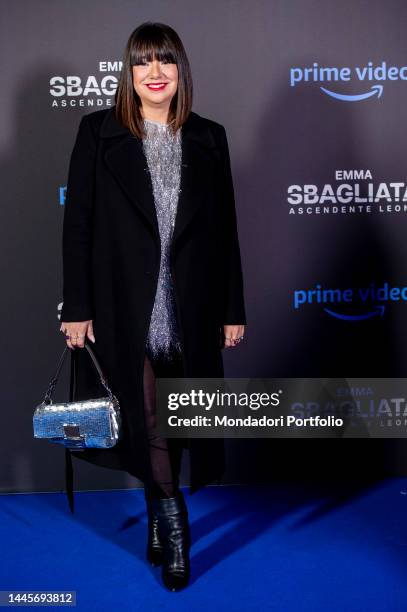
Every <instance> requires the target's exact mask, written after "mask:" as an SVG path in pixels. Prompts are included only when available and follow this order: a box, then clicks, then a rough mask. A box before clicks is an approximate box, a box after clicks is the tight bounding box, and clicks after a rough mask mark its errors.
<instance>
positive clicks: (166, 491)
mask: <svg viewBox="0 0 407 612" xmlns="http://www.w3.org/2000/svg"><path fill="white" fill-rule="evenodd" d="M165 374H166V373H163V375H165ZM156 375H160V371H159V366H158V364H154V366H153V364H152V362H151V361H150V359H149V358H148V356H147V355H145V358H144V376H143V386H144V414H145V421H146V426H147V433H148V440H149V449H150V461H151V467H152V475H153V483H152V484H151V485H146V484H145V486H146V492H147V493H149V494H150V496H152V497H155V498H157V497H160V498H162V497H174V496H175V495H176V493H177V491H178V486H179V472H180V468H181V459H182V447H181V445H180V441H179V440H177V439H175V438H169V439H165V438H161V437H160V436H159V435H158V433H157V431H156V423H157V418H156V404H155V402H156V388H155V378H156ZM169 375H171V374H169Z"/></svg>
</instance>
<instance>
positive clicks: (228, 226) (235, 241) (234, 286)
mask: <svg viewBox="0 0 407 612" xmlns="http://www.w3.org/2000/svg"><path fill="white" fill-rule="evenodd" d="M219 136H220V147H221V152H222V200H221V209H222V210H221V212H222V214H221V219H222V228H221V230H222V235H223V238H222V235H221V240H222V243H223V249H222V251H223V253H224V259H225V261H224V262H222V263H223V266H222V270H223V274H224V277H223V290H224V291H223V303H222V316H221V320H222V324H223V325H246V312H245V304H244V287H243V275H242V265H241V257H240V248H239V237H238V229H237V220H236V208H235V196H234V187H233V179H232V171H231V165H230V155H229V146H228V142H227V137H226V131H225V128H224V127H223V125H221V126H220V130H219Z"/></svg>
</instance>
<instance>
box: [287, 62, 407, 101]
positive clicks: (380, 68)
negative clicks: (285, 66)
mask: <svg viewBox="0 0 407 612" xmlns="http://www.w3.org/2000/svg"><path fill="white" fill-rule="evenodd" d="M352 80H356V81H358V82H361V83H365V84H366V87H365V88H364V91H361V92H360V93H356V94H344V93H339V92H337V91H335V88H334V87H332V86H330V87H323V86H322V85H320V90H321V91H322V92H323V93H325V94H326V95H328V96H330V97H331V98H336V99H337V100H342V101H343V102H360V101H361V100H366V99H367V98H371V97H377V98H380V97H381V95H382V93H383V88H384V86H383V85H380V84H374V85H371V86H370V84H371V83H372V82H376V81H406V80H407V66H402V67H401V68H400V67H398V66H387V63H386V62H384V61H383V62H382V63H381V64H377V65H374V64H373V62H368V63H367V65H366V66H362V67H361V66H355V67H354V68H350V67H348V66H344V67H342V68H340V67H335V66H334V67H324V66H320V65H319V64H318V63H317V62H314V63H313V65H312V67H310V68H291V69H290V85H291V87H297V86H298V85H299V84H303V83H341V82H345V83H346V82H349V81H352Z"/></svg>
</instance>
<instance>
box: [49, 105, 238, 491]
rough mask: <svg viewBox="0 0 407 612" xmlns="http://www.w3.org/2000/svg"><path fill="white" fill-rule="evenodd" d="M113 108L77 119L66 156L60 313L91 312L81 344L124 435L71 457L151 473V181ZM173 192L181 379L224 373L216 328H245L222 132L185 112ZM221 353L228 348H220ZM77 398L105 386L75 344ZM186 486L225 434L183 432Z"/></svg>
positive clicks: (214, 455)
mask: <svg viewBox="0 0 407 612" xmlns="http://www.w3.org/2000/svg"><path fill="white" fill-rule="evenodd" d="M114 110H115V107H112V108H109V109H103V110H98V111H95V112H91V113H88V114H86V115H84V116H83V117H82V119H81V121H80V124H79V129H78V133H77V137H76V141H75V145H74V148H73V151H72V154H71V159H70V164H69V172H68V184H67V192H66V201H65V211H64V223H63V307H62V312H61V321H63V322H69V321H86V320H89V319H92V320H93V328H94V333H95V339H96V342H95V344H93V345H92V343H91V346H92V348H93V349H94V352H95V354H96V356H97V357H98V359H99V361H100V365H101V367H102V369H104V370H105V374H106V376H107V379H108V382H109V383H110V387H111V388H112V391H113V392H114V393H115V395H116V396H117V397H118V399H119V403H120V407H121V411H122V416H123V434H124V435H123V438H122V440H121V441H120V442H119V443H118V444H117V445H116V446H115V447H113V448H111V449H103V450H101V449H87V450H85V451H81V452H77V451H74V452H75V456H77V457H79V458H82V459H85V460H87V461H90V462H91V463H94V464H96V465H100V466H104V467H108V468H113V469H119V470H125V471H127V472H128V473H130V474H132V475H133V476H135V477H136V478H138V479H140V480H142V481H143V482H146V481H148V479H150V478H151V466H150V462H149V453H148V446H147V439H146V435H145V424H144V411H143V366H144V353H145V342H146V338H147V332H148V327H149V321H150V316H151V312H152V309H153V304H154V298H155V292H156V285H157V280H158V273H159V267H160V236H159V230H158V222H157V217H156V213H155V204H154V197H153V188H152V184H151V178H150V174H149V172H148V168H147V160H146V158H145V155H144V152H143V148H142V141H141V139H139V138H137V137H135V136H133V134H131V132H130V131H129V130H128V129H127V128H125V127H124V126H123V125H122V124H120V123H119V122H118V121H117V119H116V117H115V113H114ZM181 136H182V137H181V142H182V168H181V185H180V188H181V192H180V194H179V201H178V210H177V216H176V221H175V228H174V233H173V239H172V245H171V263H172V273H173V280H174V285H175V290H176V295H175V298H176V306H177V313H178V318H179V321H180V327H181V334H182V335H181V339H182V346H183V363H184V374H185V376H186V377H223V376H224V370H223V360H222V349H221V343H220V339H221V331H222V326H223V325H224V324H245V323H246V316H245V307H244V298H243V282H242V270H241V260H240V251H239V243H238V233H237V224H236V214H235V202H234V193H233V183H232V175H231V168H230V159H229V151H228V144H227V139H226V133H225V129H224V127H223V126H222V125H220V124H219V123H216V122H215V121H212V120H209V119H206V118H204V117H202V116H200V115H198V114H197V113H195V112H191V113H190V115H189V116H188V119H187V120H186V122H185V123H184V124H183V126H182V128H181ZM229 350H238V348H235V349H229ZM74 353H75V357H76V359H77V360H78V361H77V365H78V377H77V398H79V399H87V398H91V397H97V396H99V397H100V396H101V395H102V394H103V393H102V392H103V387H101V385H100V383H99V382H98V377H97V372H96V370H95V369H94V366H93V364H92V362H91V359H90V356H89V354H88V353H87V351H86V350H85V349H82V350H81V349H78V348H77V349H75V350H73V351H72V358H73V357H74ZM185 446H186V447H188V448H189V456H190V492H191V493H193V492H194V491H196V490H198V489H199V488H201V487H202V486H204V485H206V484H209V483H210V482H212V481H214V480H217V481H218V482H219V481H220V479H221V477H222V474H223V472H224V469H225V457H224V441H223V439H220V438H218V439H209V438H199V439H198V438H191V439H189V440H185Z"/></svg>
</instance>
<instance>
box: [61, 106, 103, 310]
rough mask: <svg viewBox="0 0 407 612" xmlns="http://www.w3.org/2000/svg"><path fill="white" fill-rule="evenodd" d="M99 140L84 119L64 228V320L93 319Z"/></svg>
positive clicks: (73, 162) (73, 157)
mask: <svg viewBox="0 0 407 612" xmlns="http://www.w3.org/2000/svg"><path fill="white" fill-rule="evenodd" d="M95 157H96V142H95V137H94V135H93V132H92V129H91V126H90V125H89V120H88V118H87V116H86V115H84V116H83V117H82V119H81V121H80V124H79V128H78V132H77V136H76V140H75V144H74V147H73V150H72V153H71V158H70V162H69V169H68V183H67V189H66V197H65V206H64V220H63V229H62V261H63V264H62V268H63V289H62V295H63V305H62V311H61V322H69V321H88V320H90V319H93V316H94V313H93V304H92V282H91V254H92V209H93V197H94V174H95V172H94V166H95Z"/></svg>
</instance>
